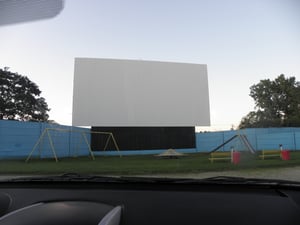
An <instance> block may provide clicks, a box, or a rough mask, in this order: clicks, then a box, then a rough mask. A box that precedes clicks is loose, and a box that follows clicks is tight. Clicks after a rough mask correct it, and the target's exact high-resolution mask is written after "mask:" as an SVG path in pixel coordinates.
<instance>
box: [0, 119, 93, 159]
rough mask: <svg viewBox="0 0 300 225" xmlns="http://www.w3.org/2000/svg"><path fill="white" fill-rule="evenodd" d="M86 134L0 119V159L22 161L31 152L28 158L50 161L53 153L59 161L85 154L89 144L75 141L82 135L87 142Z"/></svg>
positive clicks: (76, 129) (55, 126) (80, 131)
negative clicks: (63, 158) (62, 158)
mask: <svg viewBox="0 0 300 225" xmlns="http://www.w3.org/2000/svg"><path fill="white" fill-rule="evenodd" d="M46 130H47V132H46ZM75 131H76V132H75ZM89 131H90V130H89V129H87V128H77V127H71V126H62V125H58V124H49V123H37V122H20V121H7V120H0V159H8V158H26V157H27V156H28V155H29V154H30V153H31V152H32V151H33V150H34V151H33V154H32V157H41V158H52V157H54V152H55V154H56V156H57V157H59V158H61V157H70V156H75V155H76V156H83V155H88V154H89V145H88V144H87V143H86V141H81V143H80V144H79V140H80V139H83V138H82V137H83V135H82V134H83V133H85V137H86V139H87V140H88V143H90V139H91V135H90V132H89ZM41 135H43V137H42V138H41ZM51 144H52V145H53V148H52V146H51ZM75 146H76V148H75ZM34 147H36V148H35V149H34ZM53 149H54V151H53Z"/></svg>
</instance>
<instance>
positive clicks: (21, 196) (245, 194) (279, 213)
mask: <svg viewBox="0 0 300 225" xmlns="http://www.w3.org/2000/svg"><path fill="white" fill-rule="evenodd" d="M299 206H300V192H299V190H298V189H297V188H283V189H278V188H270V187H267V186H256V185H250V186H248V185H219V184H218V185H213V184H207V185H204V184H185V183H180V184H168V183H162V184H156V183H153V184H151V183H143V182H133V183H128V184H126V183H114V182H108V183H91V182H12V183H11V182H3V183H1V185H0V213H1V216H2V217H1V218H0V225H6V224H10V225H21V224H22V225H29V224H30V225H40V224H46V225H47V224H57V225H60V224H61V225H63V224H64V225H68V224H72V225H77V224H78V225H79V224H80V225H83V224H84V225H97V224H99V225H106V224H109V225H118V224H123V225H153V224H156V225H166V224H172V225H182V224H190V225H191V224H207V225H208V224H231V225H233V224H246V225H247V224H249V225H250V224H251V225H253V224H272V225H276V224H285V225H288V224H300V207H299Z"/></svg>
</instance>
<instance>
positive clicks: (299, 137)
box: [294, 131, 300, 150]
mask: <svg viewBox="0 0 300 225" xmlns="http://www.w3.org/2000/svg"><path fill="white" fill-rule="evenodd" d="M294 143H295V149H296V150H300V132H298V131H297V132H295V133H294Z"/></svg>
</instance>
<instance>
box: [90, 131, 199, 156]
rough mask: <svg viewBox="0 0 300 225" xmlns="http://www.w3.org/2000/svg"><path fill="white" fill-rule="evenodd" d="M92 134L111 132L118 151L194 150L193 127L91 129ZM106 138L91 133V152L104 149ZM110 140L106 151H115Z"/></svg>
mask: <svg viewBox="0 0 300 225" xmlns="http://www.w3.org/2000/svg"><path fill="white" fill-rule="evenodd" d="M92 131H93V132H111V133H112V134H113V136H114V138H115V140H116V142H117V144H118V147H119V149H120V150H151V149H169V148H173V149H179V148H195V147H196V135H195V127H92ZM106 141H107V136H105V135H102V134H98V133H92V135H91V147H92V150H93V151H102V150H104V148H105V145H106ZM115 149H116V148H115V145H114V143H113V141H112V140H110V141H109V143H108V145H107V150H115Z"/></svg>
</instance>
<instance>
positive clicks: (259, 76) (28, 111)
mask: <svg viewBox="0 0 300 225" xmlns="http://www.w3.org/2000/svg"><path fill="white" fill-rule="evenodd" d="M299 10H300V4H299V2H298V1H294V0H276V1H270V0H254V1H237V0H229V1H206V0H203V1H202V0H201V1H193V0H189V1H181V0H178V1H177V0H176V1H171V0H167V1H137V0H126V1H119V0H112V1H111V0H110V1H106V0H104V1H96V0H90V1H83V0H77V1H63V0H61V1H59V0H57V1H20V2H18V3H17V2H16V1H10V0H2V1H0V34H1V35H0V41H1V42H0V43H1V44H0V46H1V47H0V49H1V50H0V63H1V65H0V94H1V96H0V159H1V162H0V173H1V176H3V177H6V176H23V175H49V174H63V173H79V174H97V175H114V176H115V175H117V176H119V175H120V176H125V175H126V176H127V175H130V176H150V177H152V176H154V177H179V178H206V177H212V176H239V177H251V178H267V179H272V178H274V179H285V180H292V181H300V176H299V175H298V174H299V172H300V151H299V150H300V83H299V78H300V67H299V59H300V42H299V40H300V29H299V28H300V14H299Z"/></svg>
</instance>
